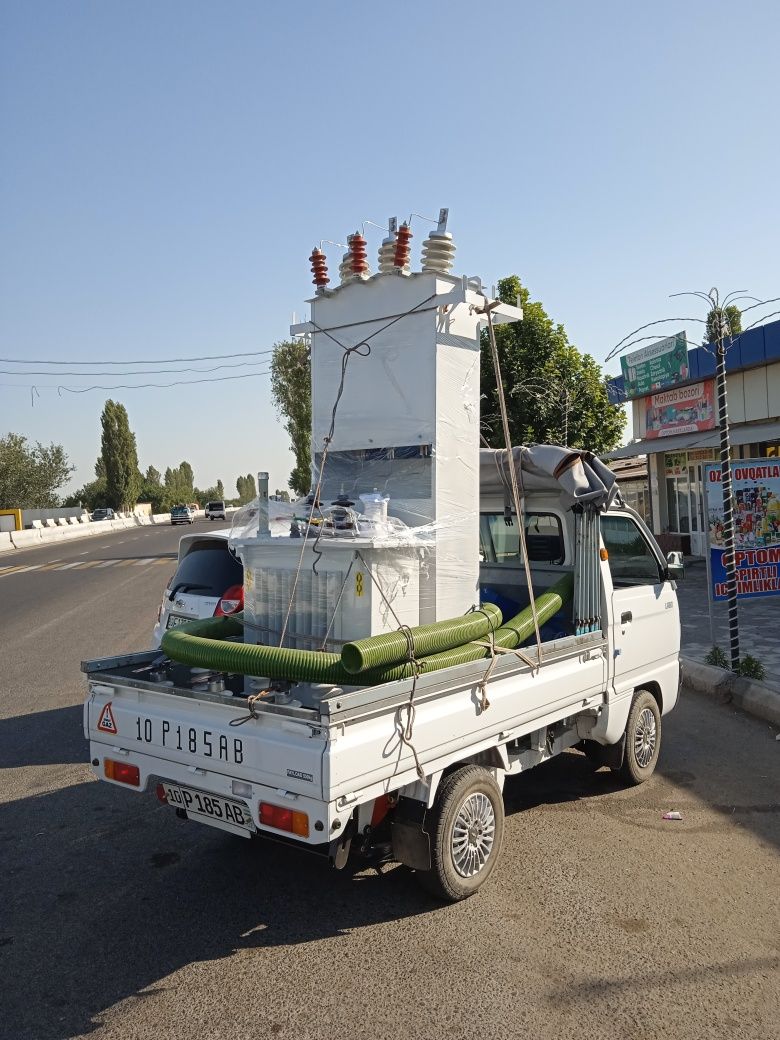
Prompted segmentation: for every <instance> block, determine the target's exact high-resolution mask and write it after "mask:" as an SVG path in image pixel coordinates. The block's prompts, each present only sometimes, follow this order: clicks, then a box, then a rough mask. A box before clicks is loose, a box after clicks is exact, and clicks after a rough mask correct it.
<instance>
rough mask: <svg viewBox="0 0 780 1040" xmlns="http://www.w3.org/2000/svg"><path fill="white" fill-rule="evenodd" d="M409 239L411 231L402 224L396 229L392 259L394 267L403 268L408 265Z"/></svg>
mask: <svg viewBox="0 0 780 1040" xmlns="http://www.w3.org/2000/svg"><path fill="white" fill-rule="evenodd" d="M411 237H412V229H411V228H410V227H409V225H408V224H402V225H401V226H400V227H399V229H398V237H397V238H396V241H395V257H394V258H393V266H394V267H401V268H404V267H406V265H407V264H408V263H409V254H410V252H411V245H410V239H411Z"/></svg>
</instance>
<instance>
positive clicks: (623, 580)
mask: <svg viewBox="0 0 780 1040" xmlns="http://www.w3.org/2000/svg"><path fill="white" fill-rule="evenodd" d="M601 537H602V538H603V539H604V546H605V548H606V550H607V552H608V553H609V570H610V573H611V574H612V584H613V585H614V586H615V587H616V588H625V587H626V586H631V585H657V584H658V583H659V582H661V581H663V580H664V576H663V572H662V570H661V565H660V563H659V560H658V557H657V556H656V554H655V553H654V552H653V550H652V549H651V548H650V545H649V544H648V542H647V540H646V538H645V536H644V535H643V534H642V531H641V530H640V529H639V527H637V525H636V523H635V522H634V521H633V520H632V518H631V517H630V516H609V515H607V516H602V518H601Z"/></svg>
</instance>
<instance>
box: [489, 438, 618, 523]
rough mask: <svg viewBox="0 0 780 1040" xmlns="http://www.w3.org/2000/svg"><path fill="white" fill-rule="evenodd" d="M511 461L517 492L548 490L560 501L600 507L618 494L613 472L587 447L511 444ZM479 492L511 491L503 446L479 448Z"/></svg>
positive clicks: (606, 506)
mask: <svg viewBox="0 0 780 1040" xmlns="http://www.w3.org/2000/svg"><path fill="white" fill-rule="evenodd" d="M512 462H513V464H514V467H515V472H516V473H517V480H518V484H519V486H520V493H521V495H522V494H523V493H524V492H526V491H533V492H540V491H550V492H552V493H554V494H557V495H560V497H561V504H562V505H563V506H564V508H566V509H568V508H570V507H571V506H573V505H576V504H580V505H585V504H588V505H591V506H593V507H594V508H596V509H600V510H601V511H604V510H606V509H608V508H609V506H610V504H611V503H612V502H613V501H614V500H615V499H616V498H617V497H618V496H619V489H618V483H617V479H616V477H615V474H614V473H613V472H612V470H611V469H609V467H608V466H606V465H605V464H604V463H603V462H602V461H601V459H599V458H597V456H595V455H594V454H593V452H590V451H579V450H577V449H575V448H561V447H558V446H557V445H554V444H531V445H527V446H525V445H519V446H518V447H515V448H512ZM479 483H480V493H481V494H482V495H486V494H494V495H496V494H503V495H506V494H511V488H512V485H511V480H510V474H509V460H508V454H507V451H506V450H505V449H503V448H502V449H498V450H496V449H493V448H483V449H482V450H481V452H480V480H479Z"/></svg>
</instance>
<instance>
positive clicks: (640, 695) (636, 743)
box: [616, 690, 661, 786]
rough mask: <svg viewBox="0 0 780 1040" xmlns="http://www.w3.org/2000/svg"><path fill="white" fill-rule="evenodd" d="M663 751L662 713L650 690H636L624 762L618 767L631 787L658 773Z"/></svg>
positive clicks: (627, 728) (630, 715)
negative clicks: (657, 767) (660, 756)
mask: <svg viewBox="0 0 780 1040" xmlns="http://www.w3.org/2000/svg"><path fill="white" fill-rule="evenodd" d="M660 751H661V712H660V711H659V709H658V701H657V700H656V699H655V697H654V696H653V695H652V694H651V693H648V691H647V690H637V692H636V693H635V694H634V700H633V703H632V705H631V711H630V712H629V713H628V722H627V723H626V748H625V753H624V755H623V765H622V766H621V767H620V769H619V770H616V772H618V773H619V774H620V776H621V778H622V779H623V780H624V781H625V782H626V783H627V784H630V785H631V786H636V785H637V784H643V783H644V782H645V780H649V779H650V777H651V776H652V775H653V773H654V772H655V767H656V765H657V763H658V755H659V753H660Z"/></svg>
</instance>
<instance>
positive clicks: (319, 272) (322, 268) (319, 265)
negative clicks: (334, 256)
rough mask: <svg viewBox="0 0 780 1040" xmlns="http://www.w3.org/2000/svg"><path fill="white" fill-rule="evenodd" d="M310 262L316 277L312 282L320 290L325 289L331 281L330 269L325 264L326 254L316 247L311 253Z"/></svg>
mask: <svg viewBox="0 0 780 1040" xmlns="http://www.w3.org/2000/svg"><path fill="white" fill-rule="evenodd" d="M309 261H310V262H311V273H312V274H313V275H314V277H313V278H312V281H313V282H314V284H315V285H316V286H317V288H318V289H324V288H325V286H326V285H327V284H328V282H329V281H330V278H328V268H327V265H326V263H325V254H324V253H323V251H322V250H321V249H317V248H316V247H315V248H314V249H312V251H311V256H310V257H309Z"/></svg>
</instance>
